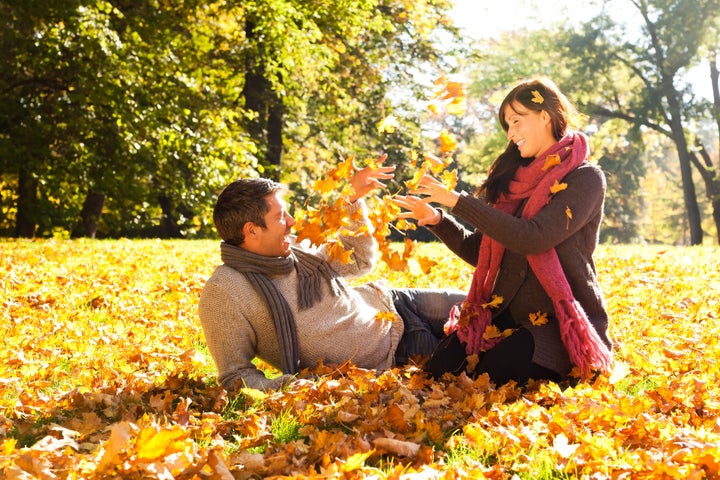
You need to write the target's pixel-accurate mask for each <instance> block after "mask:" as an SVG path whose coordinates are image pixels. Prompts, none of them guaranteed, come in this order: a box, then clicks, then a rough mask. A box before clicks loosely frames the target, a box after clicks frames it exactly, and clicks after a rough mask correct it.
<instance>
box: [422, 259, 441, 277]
mask: <svg viewBox="0 0 720 480" xmlns="http://www.w3.org/2000/svg"><path fill="white" fill-rule="evenodd" d="M417 262H418V264H419V265H420V270H422V272H423V273H424V274H426V275H427V274H428V273H430V270H432V268H433V267H434V266H435V265H437V262H436V261H435V260H431V259H429V258H427V257H418V259H417Z"/></svg>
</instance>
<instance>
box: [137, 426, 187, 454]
mask: <svg viewBox="0 0 720 480" xmlns="http://www.w3.org/2000/svg"><path fill="white" fill-rule="evenodd" d="M189 436H190V432H189V431H188V430H187V429H183V428H180V427H177V428H172V429H167V430H158V429H157V428H155V427H154V426H147V427H145V428H143V430H141V431H140V433H139V434H138V438H137V446H138V450H137V456H138V458H139V459H141V460H155V459H157V458H160V457H164V456H167V455H169V454H171V453H175V452H181V451H183V450H184V448H185V442H184V441H185V439H187V438H188V437H189Z"/></svg>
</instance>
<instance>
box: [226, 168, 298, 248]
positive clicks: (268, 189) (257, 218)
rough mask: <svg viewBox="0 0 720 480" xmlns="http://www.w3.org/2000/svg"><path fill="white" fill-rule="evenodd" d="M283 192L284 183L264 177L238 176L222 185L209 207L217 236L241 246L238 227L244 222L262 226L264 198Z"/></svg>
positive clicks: (263, 224)
mask: <svg viewBox="0 0 720 480" xmlns="http://www.w3.org/2000/svg"><path fill="white" fill-rule="evenodd" d="M285 191H287V187H286V186H285V185H283V184H282V183H278V182H274V181H272V180H269V179H267V178H242V179H240V180H235V181H234V182H232V183H231V184H229V185H228V186H226V187H225V188H224V189H223V191H222V192H220V195H218V199H217V202H216V203H215V209H214V210H213V222H215V229H216V230H217V232H218V235H220V238H222V239H223V241H225V242H226V243H229V244H231V245H241V244H242V243H243V242H244V241H245V235H244V234H243V231H242V230H243V227H244V226H245V224H246V223H247V222H252V223H254V224H256V225H258V226H260V227H265V215H266V214H267V212H268V210H269V207H268V204H267V201H266V200H265V197H267V196H268V195H271V194H274V193H275V192H285Z"/></svg>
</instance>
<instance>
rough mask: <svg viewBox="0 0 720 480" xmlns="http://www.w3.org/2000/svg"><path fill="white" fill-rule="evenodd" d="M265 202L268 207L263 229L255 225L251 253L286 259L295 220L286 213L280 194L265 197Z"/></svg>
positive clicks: (285, 206)
mask: <svg viewBox="0 0 720 480" xmlns="http://www.w3.org/2000/svg"><path fill="white" fill-rule="evenodd" d="M265 201H266V202H267V205H268V207H269V210H268V212H267V213H266V214H265V227H260V226H258V225H255V227H254V231H255V237H253V238H252V239H251V242H250V243H249V245H252V251H253V253H257V254H258V255H265V256H268V257H287V256H288V255H290V241H289V240H288V235H290V230H291V228H292V227H293V225H295V219H294V218H293V217H292V216H291V215H290V214H289V213H288V212H287V204H286V203H285V200H283V198H282V197H281V196H280V193H278V192H276V193H272V194H270V195H268V196H266V197H265ZM246 243H248V242H247V241H246Z"/></svg>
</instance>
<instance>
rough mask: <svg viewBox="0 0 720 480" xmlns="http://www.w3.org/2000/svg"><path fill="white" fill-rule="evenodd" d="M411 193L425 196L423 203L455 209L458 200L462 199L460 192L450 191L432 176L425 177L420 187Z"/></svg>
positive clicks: (421, 180)
mask: <svg viewBox="0 0 720 480" xmlns="http://www.w3.org/2000/svg"><path fill="white" fill-rule="evenodd" d="M410 193H412V194H415V195H425V198H423V199H422V201H423V202H427V203H439V204H440V205H445V206H446V207H450V208H453V207H454V206H455V204H457V201H458V198H460V194H459V193H458V192H456V191H455V190H450V191H448V189H447V187H446V186H445V184H443V183H442V182H441V181H440V180H437V179H435V178H433V177H431V176H430V175H423V177H422V178H421V179H420V182H418V187H417V188H416V189H415V190H412V191H410Z"/></svg>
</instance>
